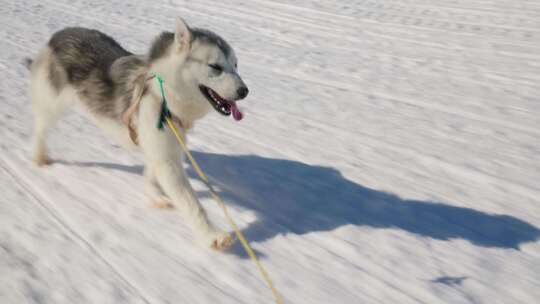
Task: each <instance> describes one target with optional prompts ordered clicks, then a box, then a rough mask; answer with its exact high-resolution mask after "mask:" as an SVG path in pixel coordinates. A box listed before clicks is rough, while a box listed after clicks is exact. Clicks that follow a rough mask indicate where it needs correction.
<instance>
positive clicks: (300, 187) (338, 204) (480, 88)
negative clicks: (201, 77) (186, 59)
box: [0, 0, 540, 304]
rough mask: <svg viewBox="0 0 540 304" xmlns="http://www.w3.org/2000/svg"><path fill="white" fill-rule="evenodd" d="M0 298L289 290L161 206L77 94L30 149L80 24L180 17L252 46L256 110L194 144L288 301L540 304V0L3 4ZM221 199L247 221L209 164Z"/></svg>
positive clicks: (114, 25)
mask: <svg viewBox="0 0 540 304" xmlns="http://www.w3.org/2000/svg"><path fill="white" fill-rule="evenodd" d="M0 16H1V19H0V25H1V26H0V69H1V71H2V73H1V75H2V78H1V81H0V117H1V119H0V124H1V125H0V149H1V150H0V189H1V190H0V191H1V192H0V193H1V194H0V303H2V304H4V303H5V304H11V303H13V304H18V303H147V304H148V303H152V304H157V303H273V298H272V295H271V293H270V291H269V289H268V288H267V287H266V286H265V284H264V282H263V281H262V280H261V278H260V276H259V273H258V272H257V270H256V268H255V267H254V266H253V264H252V262H251V261H250V260H249V258H247V256H246V254H244V253H243V250H242V248H241V247H240V245H239V244H235V246H234V247H233V248H232V249H231V250H230V252H228V253H219V252H213V251H211V250H207V249H205V248H201V247H200V246H198V245H196V243H195V242H194V237H193V236H192V233H191V231H190V229H189V228H188V227H187V226H186V225H185V224H184V223H183V221H182V218H181V217H180V214H179V212H178V211H168V210H158V209H154V208H151V207H150V204H149V202H148V201H147V200H146V197H145V195H144V193H143V191H142V184H143V178H142V176H141V173H142V157H141V155H139V154H137V153H134V152H129V151H125V150H123V149H121V148H120V147H119V146H117V145H116V144H115V143H114V142H113V141H112V140H111V139H109V138H108V137H106V136H105V135H103V133H102V131H101V130H99V129H98V128H97V127H95V126H94V124H93V123H92V122H91V121H90V120H89V119H88V117H87V115H86V114H85V113H84V112H82V111H79V110H74V111H72V112H70V113H68V114H67V115H66V117H65V118H64V119H63V120H61V122H60V123H59V124H58V125H57V126H56V128H55V129H54V131H53V132H52V133H51V136H50V138H49V139H50V140H49V147H50V151H51V155H52V157H53V158H54V159H55V163H54V164H53V165H52V166H50V167H47V168H44V169H37V168H35V167H33V166H32V165H31V163H30V161H29V158H30V157H29V154H30V153H29V150H30V149H29V141H30V140H29V139H30V136H31V129H32V115H31V110H30V101H29V97H28V94H27V89H28V84H29V81H28V75H29V73H28V71H27V70H26V67H25V66H24V64H23V59H24V57H27V56H35V55H36V53H37V52H38V50H39V49H40V48H42V47H43V46H44V45H45V44H46V42H47V40H48V39H49V37H50V36H51V35H52V34H53V33H54V32H55V31H57V30H59V29H61V28H63V27H66V26H74V25H78V26H86V27H92V28H96V29H99V30H102V31H104V32H106V33H108V34H110V35H111V36H113V37H114V38H116V39H117V40H118V41H119V42H120V43H121V44H122V45H123V46H124V47H125V48H127V49H128V50H130V51H133V52H135V53H141V54H142V53H145V52H146V51H147V49H148V47H149V44H150V42H151V41H152V40H153V38H154V37H155V36H156V35H157V34H158V33H160V32H161V31H163V30H172V29H173V27H174V20H175V17H176V16H182V17H184V18H185V19H186V20H187V21H188V23H190V24H191V25H192V26H197V27H204V28H208V29H210V30H213V31H215V32H217V33H219V34H220V35H221V36H223V37H224V38H225V39H226V40H228V41H229V42H230V43H231V44H232V46H233V47H234V48H235V49H236V52H237V56H238V58H239V67H240V71H241V74H242V76H243V78H244V80H245V81H246V82H247V84H248V86H249V88H250V90H251V93H250V95H249V96H248V98H247V99H246V100H245V101H242V102H241V107H242V108H243V110H244V111H245V113H246V117H245V119H244V120H243V121H241V122H238V123H237V122H235V121H233V120H232V119H231V118H225V117H223V116H220V115H219V114H216V113H215V112H212V113H211V114H209V115H208V117H206V118H205V119H203V120H202V121H201V122H200V123H199V124H198V125H197V126H196V127H195V130H194V131H193V132H192V134H191V135H190V148H191V149H192V150H193V151H194V154H195V156H196V158H197V159H198V160H199V161H200V163H201V165H202V167H203V169H204V170H205V171H206V172H207V173H208V174H209V175H210V176H211V179H212V181H213V183H215V184H216V186H217V187H218V188H219V190H220V192H221V194H222V195H223V197H224V198H225V200H226V202H227V204H228V206H229V207H230V209H231V212H232V215H233V217H234V218H235V219H236V221H237V222H238V223H239V225H240V226H241V228H242V230H243V232H244V233H245V234H246V236H247V237H248V239H249V240H250V241H251V242H252V245H253V247H254V249H255V250H256V251H257V252H258V254H259V255H260V257H261V260H262V263H263V264H264V265H265V266H266V268H267V269H268V271H269V273H270V275H271V277H272V278H273V279H274V281H275V283H276V286H277V288H278V290H279V291H280V292H281V293H282V294H283V296H284V298H285V303H297V304H300V303H309V304H313V303H325V304H326V303H351V304H353V303H400V304H401V303H430V304H431V303H489V304H493V303H512V304H514V303H529V304H533V303H539V302H538V301H539V299H540V182H539V181H540V2H539V1H536V0H432V1H430V0H379V1H377V0H359V1H350V0H349V1H319V0H300V1H286V0H278V1H270V0H238V1H236V0H227V1H208V0H204V1H180V0H170V1H142V0H136V1H105V0H93V1H89V0H82V1H79V0H75V1H73V0H69V1H68V0H57V1H51V0H44V1H38V0H18V1H15V0H1V5H0ZM189 171H190V175H191V177H192V183H194V184H195V186H196V189H197V191H198V194H199V196H200V198H201V200H202V202H203V204H204V205H205V206H206V208H207V210H208V212H209V214H210V216H211V218H212V219H214V220H215V221H216V222H217V223H218V224H219V225H220V226H221V227H223V228H225V229H229V227H228V226H227V223H226V221H225V219H224V217H223V215H222V213H221V210H220V209H219V207H218V206H217V205H216V204H215V203H214V202H213V201H212V200H211V198H210V196H209V193H208V192H207V190H206V189H205V188H204V187H203V185H202V183H200V182H198V181H197V180H196V178H195V174H194V172H193V171H192V170H191V169H190V170H189Z"/></svg>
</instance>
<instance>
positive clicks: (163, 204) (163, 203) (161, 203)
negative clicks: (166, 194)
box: [152, 200, 174, 210]
mask: <svg viewBox="0 0 540 304" xmlns="http://www.w3.org/2000/svg"><path fill="white" fill-rule="evenodd" d="M152 207H154V208H157V209H166V210H171V209H174V205H173V204H172V203H171V202H169V201H167V200H156V201H153V202H152Z"/></svg>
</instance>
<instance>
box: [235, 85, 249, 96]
mask: <svg viewBox="0 0 540 304" xmlns="http://www.w3.org/2000/svg"><path fill="white" fill-rule="evenodd" d="M248 93H249V90H248V88H247V87H240V88H238V90H237V91H236V94H238V98H240V99H244V98H246V96H247V95H248Z"/></svg>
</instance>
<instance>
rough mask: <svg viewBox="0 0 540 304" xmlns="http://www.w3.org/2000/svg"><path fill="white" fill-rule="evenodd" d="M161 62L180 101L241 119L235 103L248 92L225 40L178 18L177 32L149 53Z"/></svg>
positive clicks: (162, 37)
mask: <svg viewBox="0 0 540 304" xmlns="http://www.w3.org/2000/svg"><path fill="white" fill-rule="evenodd" d="M160 59H164V60H162V61H161V63H160V65H161V69H162V70H164V69H166V70H169V71H171V69H172V70H174V71H171V72H172V74H173V75H174V77H173V78H174V80H175V82H176V83H175V88H176V89H177V94H178V95H180V98H182V99H185V100H186V101H189V102H191V103H196V104H197V106H198V107H201V108H204V107H206V108H208V109H209V108H213V109H215V110H216V111H217V112H218V113H221V114H222V115H225V116H229V115H231V113H232V114H233V117H234V118H235V119H236V120H240V119H242V113H241V112H240V111H239V110H238V108H237V107H236V101H238V100H240V99H243V98H245V97H246V96H247V94H248V92H249V91H248V88H247V86H246V85H245V84H244V82H243V81H242V78H240V75H239V74H238V70H237V67H238V61H237V59H236V55H235V53H234V50H233V49H232V48H231V47H230V45H229V44H228V43H227V42H226V41H225V40H224V39H223V38H221V37H220V36H218V35H217V34H215V33H213V32H211V31H208V30H204V29H197V28H193V29H191V28H189V27H188V25H187V24H186V23H185V22H184V21H183V20H182V19H180V18H178V20H177V22H176V29H175V32H174V33H163V34H162V35H161V36H160V37H158V39H156V41H155V42H154V44H153V46H152V49H151V50H150V60H151V61H158V60H160Z"/></svg>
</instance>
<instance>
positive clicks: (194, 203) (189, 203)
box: [152, 157, 232, 249]
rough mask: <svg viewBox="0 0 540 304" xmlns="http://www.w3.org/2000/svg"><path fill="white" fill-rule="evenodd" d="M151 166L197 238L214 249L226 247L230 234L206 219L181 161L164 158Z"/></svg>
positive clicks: (228, 243) (229, 241)
mask: <svg viewBox="0 0 540 304" xmlns="http://www.w3.org/2000/svg"><path fill="white" fill-rule="evenodd" d="M178 158H179V157H178ZM152 166H153V171H154V172H155V175H156V179H157V181H158V182H159V185H160V186H161V188H162V189H163V190H164V191H165V193H166V194H167V195H168V196H169V197H170V198H171V200H172V202H173V203H174V204H175V205H177V207H178V209H179V210H180V211H181V212H182V214H183V216H184V218H185V219H186V221H187V222H188V224H189V225H190V226H191V227H192V228H193V230H194V231H195V233H196V234H197V236H198V239H199V240H201V241H202V242H203V243H204V244H205V245H210V246H211V247H213V248H215V249H222V248H226V247H228V246H229V245H230V243H231V242H232V239H231V236H230V235H229V234H228V233H225V232H223V231H220V230H218V229H216V228H215V227H214V226H213V225H212V224H211V223H210V222H209V221H208V217H207V215H206V212H205V211H204V209H203V208H202V206H201V204H200V203H199V201H198V199H197V196H196V194H195V191H194V190H193V188H192V187H191V184H190V183H189V180H188V177H187V175H186V173H185V170H184V168H183V166H182V163H181V162H180V161H179V160H166V161H160V162H157V163H154V164H152Z"/></svg>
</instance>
